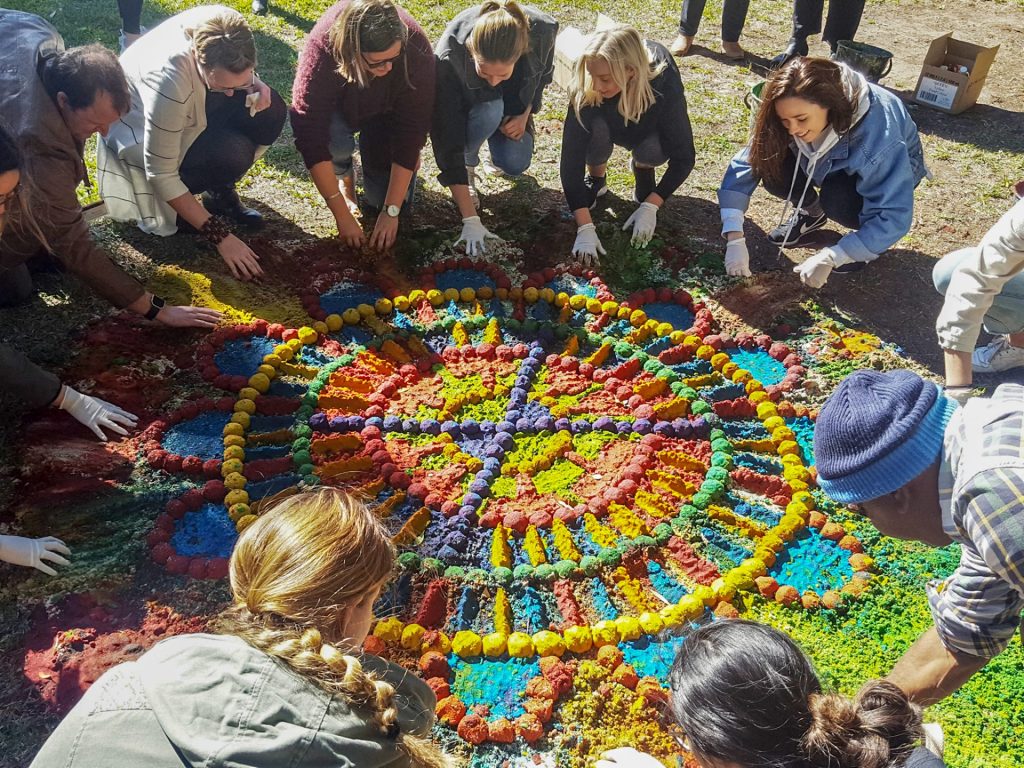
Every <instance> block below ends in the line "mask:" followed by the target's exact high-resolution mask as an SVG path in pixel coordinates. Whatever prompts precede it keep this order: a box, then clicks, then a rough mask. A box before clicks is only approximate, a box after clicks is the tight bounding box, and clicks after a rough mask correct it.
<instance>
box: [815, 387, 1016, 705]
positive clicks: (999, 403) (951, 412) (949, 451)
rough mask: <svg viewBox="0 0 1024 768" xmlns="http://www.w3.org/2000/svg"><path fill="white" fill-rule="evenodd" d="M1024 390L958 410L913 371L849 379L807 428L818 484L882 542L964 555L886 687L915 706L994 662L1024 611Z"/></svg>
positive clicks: (932, 595)
mask: <svg viewBox="0 0 1024 768" xmlns="http://www.w3.org/2000/svg"><path fill="white" fill-rule="evenodd" d="M1022 434H1024V387H1021V386H1020V385H1017V384H1003V385H1002V386H1000V387H998V388H997V389H996V391H995V393H994V394H993V396H992V397H991V398H985V399H981V398H973V399H970V400H968V401H967V403H966V404H965V405H964V406H963V407H962V408H961V407H958V405H957V403H956V402H955V401H954V400H953V399H952V398H950V397H948V396H947V395H946V394H944V393H943V391H942V390H941V389H940V388H939V387H938V386H937V385H936V384H934V383H932V382H930V381H925V380H924V379H922V378H921V377H920V376H918V375H917V374H915V373H911V372H910V371H889V372H885V373H882V372H878V371H855V372H854V373H852V374H851V375H850V376H848V377H847V378H846V379H844V380H843V382H842V383H841V384H840V385H839V387H838V388H837V389H836V391H835V392H834V393H833V394H832V396H831V397H830V398H829V399H828V401H827V402H826V403H825V405H824V406H823V407H822V409H821V412H820V414H819V416H818V420H817V423H816V425H815V428H814V458H815V463H816V465H817V470H818V485H819V486H820V488H821V490H822V491H824V492H825V493H826V494H828V495H829V496H830V497H831V498H833V499H835V500H836V501H838V502H840V503H843V504H850V505H857V509H858V511H860V512H861V513H862V514H863V515H865V516H866V517H867V518H868V519H869V520H871V522H872V523H874V525H875V526H876V527H877V528H878V530H879V531H881V532H882V533H884V534H885V535H887V536H893V537H896V538H900V539H910V540H917V541H921V542H924V543H925V544H929V545H931V546H934V547H942V546H945V545H947V544H949V543H950V542H954V541H955V542H956V543H957V544H959V545H960V549H961V554H960V564H959V566H958V567H957V569H956V571H954V572H953V574H952V575H951V576H950V577H949V578H947V579H943V580H938V581H933V582H930V583H929V584H928V587H927V589H928V602H929V607H930V609H931V614H932V620H933V626H932V627H931V628H930V629H928V630H927V631H926V632H925V633H924V634H923V635H921V637H920V638H918V640H917V641H916V642H915V643H914V644H913V645H912V646H911V647H910V648H909V649H908V650H907V651H906V653H904V655H903V657H902V658H901V659H900V660H899V661H898V662H897V663H896V666H895V667H894V668H893V670H892V672H891V673H890V674H889V676H888V679H889V680H890V681H891V682H893V683H895V684H896V685H898V686H899V687H900V688H902V689H903V690H904V691H906V692H907V694H908V695H909V696H910V698H911V699H912V700H913V701H915V702H917V703H918V704H921V705H928V704H931V703H933V702H935V701H938V700H940V699H942V698H945V697H946V696H948V695H950V694H951V693H953V692H954V691H956V690H957V689H958V688H959V687H960V686H961V685H963V684H964V683H965V682H966V681H967V680H968V678H970V677H971V675H973V674H974V673H975V672H977V671H978V670H979V669H981V668H982V667H984V666H985V664H986V663H988V660H989V659H991V658H992V657H994V656H996V655H997V654H999V653H1001V652H1002V651H1003V650H1004V649H1005V648H1006V646H1007V645H1008V644H1009V642H1010V640H1011V639H1012V638H1013V635H1014V633H1015V632H1016V631H1017V629H1018V627H1019V626H1020V622H1021V611H1022V610H1024V440H1021V435H1022Z"/></svg>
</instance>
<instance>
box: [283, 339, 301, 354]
mask: <svg viewBox="0 0 1024 768" xmlns="http://www.w3.org/2000/svg"><path fill="white" fill-rule="evenodd" d="M285 346H287V347H290V348H291V350H292V352H298V351H299V350H301V349H302V341H301V339H288V341H286V342H285Z"/></svg>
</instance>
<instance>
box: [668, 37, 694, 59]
mask: <svg viewBox="0 0 1024 768" xmlns="http://www.w3.org/2000/svg"><path fill="white" fill-rule="evenodd" d="M692 45H693V38H692V37H688V36H687V35H676V39H675V40H673V41H672V45H670V46H669V47H668V52H669V53H671V54H672V55H673V56H686V55H688V54H689V53H690V46H692Z"/></svg>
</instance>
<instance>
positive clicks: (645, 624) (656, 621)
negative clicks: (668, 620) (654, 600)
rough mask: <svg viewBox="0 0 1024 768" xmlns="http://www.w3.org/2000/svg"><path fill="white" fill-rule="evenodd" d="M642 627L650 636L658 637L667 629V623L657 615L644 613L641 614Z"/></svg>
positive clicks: (648, 612)
mask: <svg viewBox="0 0 1024 768" xmlns="http://www.w3.org/2000/svg"><path fill="white" fill-rule="evenodd" d="M640 627H641V628H642V629H643V631H644V632H646V633H647V634H648V635H656V634H658V633H659V632H661V630H663V629H664V628H665V621H664V620H663V619H662V618H661V616H660V615H659V614H657V613H651V612H650V611H644V612H643V613H641V614H640Z"/></svg>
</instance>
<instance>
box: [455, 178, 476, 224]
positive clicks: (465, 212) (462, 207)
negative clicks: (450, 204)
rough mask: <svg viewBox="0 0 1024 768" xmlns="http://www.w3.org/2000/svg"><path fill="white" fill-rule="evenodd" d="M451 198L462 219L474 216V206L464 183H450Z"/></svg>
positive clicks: (467, 187)
mask: <svg viewBox="0 0 1024 768" xmlns="http://www.w3.org/2000/svg"><path fill="white" fill-rule="evenodd" d="M451 191H452V200H454V201H455V207H456V208H458V209H459V215H460V216H462V218H464V219H468V218H469V217H470V216H476V215H477V213H476V207H475V206H474V205H473V198H471V197H470V196H469V186H468V185H466V184H452V186H451Z"/></svg>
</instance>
